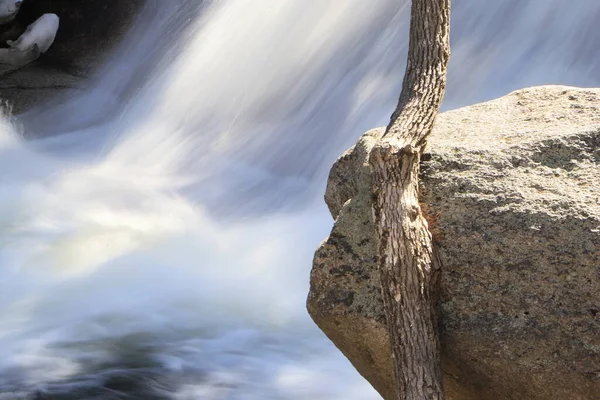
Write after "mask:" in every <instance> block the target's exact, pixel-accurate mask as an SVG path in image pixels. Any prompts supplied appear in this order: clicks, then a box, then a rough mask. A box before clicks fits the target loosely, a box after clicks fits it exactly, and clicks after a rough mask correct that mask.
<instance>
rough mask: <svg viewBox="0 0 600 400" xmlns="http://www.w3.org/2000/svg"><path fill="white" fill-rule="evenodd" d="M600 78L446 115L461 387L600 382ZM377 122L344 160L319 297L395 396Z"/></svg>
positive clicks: (351, 348)
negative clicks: (375, 182)
mask: <svg viewBox="0 0 600 400" xmlns="http://www.w3.org/2000/svg"><path fill="white" fill-rule="evenodd" d="M599 111H600V89H577V88H571V87H559V86H548V87H538V88H531V89H525V90H520V91H517V92H514V93H511V94H510V95H507V96H505V97H503V98H500V99H498V100H494V101H491V102H487V103H483V104H477V105H474V106H471V107H466V108H462V109H458V110H455V111H450V112H446V113H443V114H441V115H440V117H439V119H438V122H437V124H436V127H435V129H434V133H433V134H432V137H431V139H430V146H429V147H428V149H427V151H426V153H427V154H425V155H424V157H423V159H424V161H423V165H422V168H423V173H422V186H423V191H424V197H423V202H424V203H426V204H427V212H428V213H429V214H430V218H431V219H434V220H435V221H436V222H435V226H434V227H433V229H435V230H436V237H437V241H438V244H437V245H438V247H439V249H440V252H441V256H442V260H443V262H444V269H443V278H442V293H441V299H440V304H439V314H440V322H441V327H442V332H441V334H442V336H441V339H442V347H443V369H444V372H445V376H444V379H445V387H446V392H447V398H449V399H460V400H464V399H494V400H496V399H556V398H565V399H567V398H568V399H595V398H597V396H598V393H600V335H599V332H600V179H598V177H599V176H600V112H599ZM382 132H383V130H382V129H375V130H372V131H370V132H368V133H366V134H365V135H364V136H363V137H362V138H361V139H360V140H359V141H358V143H357V144H356V145H355V146H354V147H353V148H351V149H350V150H348V151H347V152H346V153H344V154H343V155H342V156H341V157H340V158H339V159H338V161H337V162H336V163H335V165H334V166H333V168H332V170H331V173H330V177H329V182H328V187H327V193H326V195H325V199H326V202H327V204H328V206H329V209H330V211H331V214H332V215H333V217H334V218H335V219H336V221H335V225H334V227H333V230H332V232H331V235H330V236H329V238H327V239H326V240H325V241H324V242H323V243H322V244H321V246H320V247H319V249H318V250H317V252H316V254H315V258H314V264H313V269H312V273H311V290H310V294H309V297H308V303H307V305H308V310H309V312H310V314H311V316H312V318H313V319H314V320H315V322H316V323H317V325H318V326H319V327H320V328H321V329H322V330H323V331H324V332H325V333H326V334H327V335H328V336H329V338H330V339H331V340H332V341H333V342H334V343H335V344H336V345H337V347H338V348H339V349H340V350H341V351H342V352H343V353H344V354H345V355H346V356H347V357H348V358H349V359H350V361H351V362H352V363H353V364H354V366H355V367H356V368H357V370H358V371H359V372H360V373H361V374H362V375H363V376H364V377H365V378H366V379H367V380H369V381H370V382H371V384H372V385H373V386H374V387H375V388H376V389H377V390H378V391H379V393H381V394H382V396H383V397H384V398H386V399H391V398H392V392H393V388H394V378H393V373H392V361H391V351H390V349H389V345H388V337H387V331H386V327H385V315H384V313H383V305H382V300H381V294H380V287H379V280H378V274H377V269H376V264H375V260H376V248H375V231H374V227H373V222H372V219H371V203H370V201H371V196H370V188H371V182H370V171H369V167H368V163H367V159H368V153H369V151H370V149H371V148H372V146H373V144H374V142H375V140H376V139H377V138H378V137H379V136H380V135H381V134H382Z"/></svg>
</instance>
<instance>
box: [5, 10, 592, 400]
mask: <svg viewBox="0 0 600 400" xmlns="http://www.w3.org/2000/svg"><path fill="white" fill-rule="evenodd" d="M408 11H409V8H408V3H407V2H403V1H398V0H369V1H366V0H344V1H334V0H308V1H305V0H304V1H303V0H282V1H273V0H255V1H246V0H213V1H193V0H173V1H159V0H154V1H152V0H149V1H148V4H147V6H146V8H145V9H144V10H142V12H141V13H140V16H139V18H138V20H137V21H136V23H135V24H134V26H133V27H132V30H131V32H130V34H129V35H128V37H126V38H125V40H124V41H123V43H122V44H121V46H120V47H119V48H118V49H116V50H115V52H114V54H113V56H112V57H111V58H110V59H109V60H108V61H107V63H106V65H104V66H103V67H102V68H101V69H100V70H99V71H98V72H97V74H96V75H95V76H94V77H93V78H92V79H90V81H89V82H88V85H89V87H88V89H87V90H86V91H85V92H83V93H82V94H81V95H79V96H78V97H74V98H71V99H66V100H65V101H63V102H61V103H60V104H47V105H45V106H43V107H39V108H36V109H33V110H30V111H28V112H27V113H26V114H24V115H21V116H14V117H10V116H6V115H5V116H3V117H1V118H0V399H2V400H7V399H11V400H12V399H44V400H46V399H57V400H67V399H73V400H81V399H185V400H188V399H190V400H191V399H215V400H217V399H231V400H238V399H311V400H313V399H314V400H318V399H323V400H329V399H354V400H358V399H377V398H378V395H377V394H376V392H374V391H373V389H371V388H370V386H369V385H368V384H367V383H366V382H365V381H364V380H363V379H362V378H361V377H360V376H359V375H358V374H357V373H356V372H355V371H354V370H353V369H352V367H351V366H350V364H349V363H348V362H347V361H346V360H345V359H344V358H343V356H342V355H341V354H340V353H339V352H338V351H337V350H336V349H335V347H334V346H333V345H332V344H330V343H329V342H328V341H327V339H326V338H325V337H324V335H323V334H322V333H321V332H320V331H319V330H318V329H317V328H316V327H315V326H314V325H313V324H312V322H311V320H310V318H309V317H308V315H307V313H306V311H305V308H304V302H305V298H306V294H307V291H308V278H309V271H310V266H311V259H312V254H313V252H314V249H315V248H316V246H317V245H318V243H319V242H320V241H321V240H322V239H323V238H324V237H325V236H326V235H327V233H328V231H329V229H330V227H331V223H332V221H331V217H330V216H329V214H328V213H327V211H326V208H325V205H324V204H323V201H322V194H323V192H324V187H325V182H326V177H327V173H328V168H329V167H330V165H331V163H332V162H333V160H335V158H336V157H337V156H338V155H339V154H341V152H342V151H343V150H344V149H345V148H346V147H347V146H348V145H350V144H351V143H352V142H354V141H355V140H356V139H357V138H358V136H359V135H360V134H361V133H362V132H364V131H365V130H367V129H369V128H371V127H375V126H379V125H384V124H385V123H386V122H387V120H388V118H389V115H390V114H391V111H392V109H393V107H394V103H395V99H396V97H397V95H398V92H399V85H400V81H401V78H402V73H403V68H404V62H405V61H404V59H405V53H406V45H407V43H406V38H407V30H408V26H407V21H408V18H407V17H408ZM599 19H600V4H598V3H597V2H596V1H593V0H580V1H578V2H573V1H566V0H528V1H522V0H502V1H493V0H454V2H453V22H452V24H453V26H452V28H453V30H452V35H453V37H452V41H453V43H452V47H453V56H452V60H451V66H450V72H449V86H448V92H447V96H446V101H445V104H444V108H445V109H450V108H455V107H458V106H463V105H467V104H472V103H475V102H478V101H482V100H486V99H491V98H494V97H498V96H500V95H503V94H506V93H508V92H510V91H512V90H515V89H518V88H520V87H524V86H531V85H537V84H547V83H556V84H558V83H560V84H569V85H578V86H596V85H598V84H599V83H600V73H599V71H600V69H599V67H600V51H599V50H600V35H598V34H597V22H598V21H599Z"/></svg>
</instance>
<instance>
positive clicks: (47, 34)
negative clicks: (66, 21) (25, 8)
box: [0, 0, 59, 53]
mask: <svg viewBox="0 0 600 400" xmlns="http://www.w3.org/2000/svg"><path fill="white" fill-rule="evenodd" d="M0 1H1V0H0ZM58 21H59V19H58V15H56V14H44V15H42V16H41V17H39V18H38V19H37V20H36V21H35V22H34V23H33V24H31V25H29V26H28V27H27V29H26V30H25V32H24V33H23V34H22V35H21V36H20V37H19V38H18V39H17V40H15V41H14V42H13V41H12V40H9V41H7V43H8V45H9V46H10V47H11V48H13V49H17V50H19V51H22V52H26V51H29V50H31V49H33V48H34V46H37V48H38V50H39V51H40V53H45V52H46V51H47V50H48V49H49V48H50V46H51V45H52V43H53V42H54V38H55V37H56V32H57V31H58Z"/></svg>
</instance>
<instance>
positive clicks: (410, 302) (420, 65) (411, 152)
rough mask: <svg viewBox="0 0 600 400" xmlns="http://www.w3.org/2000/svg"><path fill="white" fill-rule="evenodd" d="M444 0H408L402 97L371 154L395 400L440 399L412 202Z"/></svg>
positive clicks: (425, 241) (444, 62)
mask: <svg viewBox="0 0 600 400" xmlns="http://www.w3.org/2000/svg"><path fill="white" fill-rule="evenodd" d="M449 37H450V0H413V1H412V10H411V24H410V44H409V52H408V63H407V67H406V73H405V76H404V82H403V84H402V93H401V95H400V100H399V102H398V106H397V108H396V111H395V112H394V114H393V115H392V118H391V121H390V124H389V125H388V127H387V130H386V132H385V134H384V136H383V137H382V139H381V140H380V142H379V143H378V144H377V146H375V148H374V149H373V150H372V152H371V156H370V160H369V162H370V165H371V168H372V171H373V177H374V178H373V182H374V183H373V195H374V202H373V214H374V218H375V225H376V228H377V234H378V239H379V249H378V253H379V254H378V255H379V260H378V265H379V274H380V277H381V285H382V293H383V299H384V306H385V311H386V315H387V320H388V327H389V333H390V341H391V346H392V351H393V356H394V364H395V373H396V381H397V384H398V391H397V393H398V399H401V400H420V399H443V398H444V392H443V387H442V373H441V365H440V344H439V338H438V333H437V327H436V315H435V292H436V286H437V281H438V279H437V277H438V276H439V274H438V272H439V271H437V269H439V263H438V262H437V259H436V256H435V253H434V251H433V247H432V238H431V234H430V232H429V230H428V227H427V222H426V221H425V219H424V218H423V215H422V213H421V209H420V207H419V202H418V178H419V161H420V157H421V153H422V151H423V148H424V146H425V143H426V140H427V137H428V136H429V134H430V133H431V130H432V128H433V124H434V121H435V118H436V116H437V114H438V112H439V108H440V104H441V102H442V98H443V96H444V92H445V88H446V70H447V66H448V60H449V58H450V39H449Z"/></svg>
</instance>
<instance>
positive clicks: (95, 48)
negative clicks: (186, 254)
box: [0, 0, 145, 113]
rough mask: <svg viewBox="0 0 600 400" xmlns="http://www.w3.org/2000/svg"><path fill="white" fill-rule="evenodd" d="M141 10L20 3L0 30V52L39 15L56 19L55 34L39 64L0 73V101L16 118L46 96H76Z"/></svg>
mask: <svg viewBox="0 0 600 400" xmlns="http://www.w3.org/2000/svg"><path fill="white" fill-rule="evenodd" d="M144 4H145V0H53V1H42V0H25V1H24V2H23V4H22V5H21V8H20V11H19V13H18V14H17V15H16V17H15V18H14V20H13V21H11V22H10V23H8V24H4V25H2V26H0V39H2V40H1V42H0V47H4V48H7V47H8V45H7V44H6V42H7V40H15V39H16V38H18V37H19V36H20V35H21V34H22V33H23V32H24V31H25V29H26V27H27V26H29V25H30V24H31V23H33V22H34V21H36V20H37V19H38V18H39V17H40V16H41V15H43V14H49V13H51V14H56V15H57V16H58V17H59V18H60V28H59V30H58V33H57V35H56V39H55V41H54V43H53V44H52V46H51V47H50V48H49V49H48V51H47V52H46V53H45V54H43V56H42V57H40V59H39V60H38V61H36V62H34V63H33V64H30V65H27V66H25V67H18V66H2V67H1V68H0V99H2V100H3V101H5V102H8V103H9V104H10V105H11V107H12V109H13V112H15V113H19V112H21V111H23V110H26V109H27V108H30V107H32V106H33V105H35V104H37V103H39V102H40V101H41V100H45V99H48V98H49V97H51V96H55V95H61V94H66V93H69V92H75V91H77V90H81V88H82V83H83V82H84V81H85V79H86V78H87V77H88V76H89V74H90V73H91V72H92V71H93V70H94V69H96V68H97V67H98V66H99V65H100V64H101V63H102V61H103V60H104V58H105V57H106V56H107V54H108V53H109V52H110V50H111V49H112V48H114V46H115V45H116V44H117V43H118V42H119V41H120V40H121V38H122V37H123V35H124V34H125V33H126V32H127V30H128V29H129V27H130V26H131V24H132V22H133V19H134V18H135V16H136V15H137V13H138V12H139V10H140V9H141V7H142V6H143V5H144ZM32 78H33V79H32Z"/></svg>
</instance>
